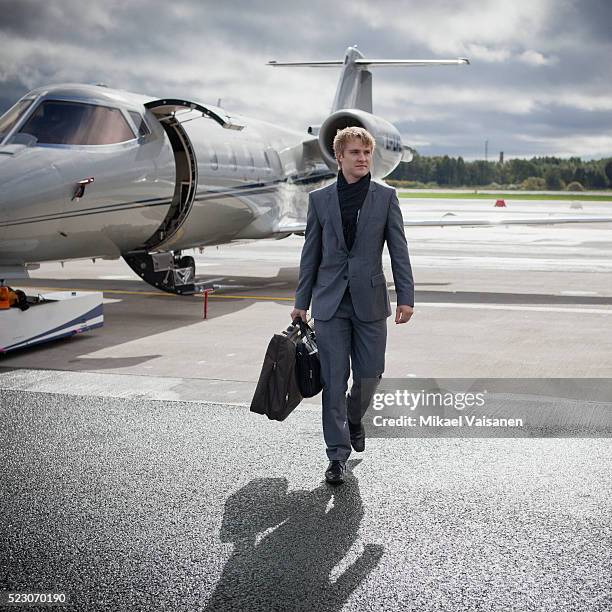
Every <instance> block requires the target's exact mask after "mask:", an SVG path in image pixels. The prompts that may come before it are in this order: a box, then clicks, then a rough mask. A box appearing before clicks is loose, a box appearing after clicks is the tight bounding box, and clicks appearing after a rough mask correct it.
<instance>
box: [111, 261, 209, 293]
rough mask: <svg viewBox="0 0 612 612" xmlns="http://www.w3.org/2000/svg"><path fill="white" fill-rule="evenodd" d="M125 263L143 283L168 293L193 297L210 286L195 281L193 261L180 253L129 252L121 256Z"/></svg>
mask: <svg viewBox="0 0 612 612" xmlns="http://www.w3.org/2000/svg"><path fill="white" fill-rule="evenodd" d="M123 259H124V260H125V262H126V263H127V264H128V266H130V268H132V270H134V272H136V274H138V276H140V277H141V278H142V279H143V280H144V281H146V282H147V283H149V285H152V286H153V287H157V288H158V289H161V290H162V291H166V292H168V293H176V294H179V295H193V294H194V293H202V292H203V291H204V289H207V288H210V287H211V285H205V284H204V283H197V282H196V280H195V268H196V266H195V259H194V258H193V257H191V256H189V255H185V256H182V257H181V252H180V251H176V252H174V253H147V252H146V251H130V252H129V253H124V254H123Z"/></svg>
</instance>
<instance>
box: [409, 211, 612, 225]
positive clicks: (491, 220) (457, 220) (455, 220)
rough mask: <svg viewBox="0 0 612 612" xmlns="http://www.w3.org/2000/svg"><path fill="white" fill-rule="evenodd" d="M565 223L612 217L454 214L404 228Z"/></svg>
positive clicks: (611, 220) (610, 220)
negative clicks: (475, 216) (473, 215)
mask: <svg viewBox="0 0 612 612" xmlns="http://www.w3.org/2000/svg"><path fill="white" fill-rule="evenodd" d="M563 223H612V217H599V216H587V215H574V216H572V215H570V216H565V217H563V216H555V215H550V216H548V217H523V218H521V217H508V216H504V217H501V216H500V217H498V216H497V215H496V216H495V217H484V218H473V219H471V218H461V217H459V215H455V214H454V213H447V214H445V215H443V216H442V217H440V218H439V219H437V220H436V219H422V220H417V219H412V220H406V219H404V227H453V226H454V227H496V226H499V225H559V224H563Z"/></svg>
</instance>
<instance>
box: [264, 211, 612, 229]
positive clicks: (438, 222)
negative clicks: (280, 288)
mask: <svg viewBox="0 0 612 612" xmlns="http://www.w3.org/2000/svg"><path fill="white" fill-rule="evenodd" d="M568 223H612V217H598V216H587V215H576V216H566V217H561V216H559V217H555V216H550V217H531V218H530V217H524V218H519V217H490V218H480V219H478V218H474V219H461V218H458V216H457V215H454V214H453V213H447V214H446V215H444V216H443V217H440V218H439V219H422V220H417V219H408V220H407V219H404V227H496V226H500V225H560V224H568ZM305 231H306V223H300V222H291V223H280V224H278V225H277V226H276V228H275V231H274V233H276V234H303V233H304V232H305Z"/></svg>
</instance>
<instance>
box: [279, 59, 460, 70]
mask: <svg viewBox="0 0 612 612" xmlns="http://www.w3.org/2000/svg"><path fill="white" fill-rule="evenodd" d="M345 63H346V62H344V61H343V60H323V61H315V62H277V61H276V60H270V61H269V62H268V64H267V65H268V66H301V67H305V68H333V67H334V66H344V65H345ZM351 63H353V64H356V65H358V66H436V65H437V66H457V65H459V64H469V63H470V60H469V59H467V58H465V57H458V58H457V59H435V60H411V59H406V60H397V59H365V58H364V59H356V60H353V61H352V62H351Z"/></svg>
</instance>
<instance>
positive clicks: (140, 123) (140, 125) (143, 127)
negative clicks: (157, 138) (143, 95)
mask: <svg viewBox="0 0 612 612" xmlns="http://www.w3.org/2000/svg"><path fill="white" fill-rule="evenodd" d="M128 113H129V114H130V117H131V118H132V121H133V122H134V125H135V126H136V128H137V130H138V135H139V136H148V135H149V134H150V133H151V130H150V129H149V126H148V125H147V124H146V122H145V120H144V117H143V116H142V115H141V114H140V113H137V112H136V111H128Z"/></svg>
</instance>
